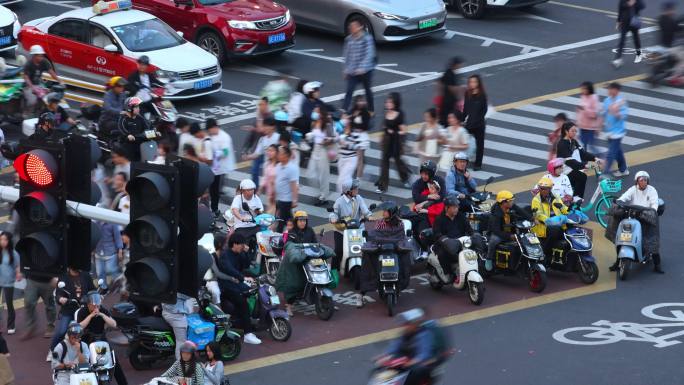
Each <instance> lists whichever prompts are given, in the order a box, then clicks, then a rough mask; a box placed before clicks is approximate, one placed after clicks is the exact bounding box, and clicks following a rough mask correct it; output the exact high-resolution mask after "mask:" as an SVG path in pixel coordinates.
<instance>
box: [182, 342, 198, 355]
mask: <svg viewBox="0 0 684 385" xmlns="http://www.w3.org/2000/svg"><path fill="white" fill-rule="evenodd" d="M180 351H181V353H195V352H196V351H197V345H195V343H194V342H192V341H185V342H183V344H182V345H181V346H180Z"/></svg>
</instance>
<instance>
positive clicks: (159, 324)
mask: <svg viewBox="0 0 684 385" xmlns="http://www.w3.org/2000/svg"><path fill="white" fill-rule="evenodd" d="M138 325H140V326H141V327H144V328H145V329H152V330H155V331H161V332H165V331H173V328H171V326H170V325H169V324H168V323H166V321H164V319H163V318H161V317H140V318H139V319H138Z"/></svg>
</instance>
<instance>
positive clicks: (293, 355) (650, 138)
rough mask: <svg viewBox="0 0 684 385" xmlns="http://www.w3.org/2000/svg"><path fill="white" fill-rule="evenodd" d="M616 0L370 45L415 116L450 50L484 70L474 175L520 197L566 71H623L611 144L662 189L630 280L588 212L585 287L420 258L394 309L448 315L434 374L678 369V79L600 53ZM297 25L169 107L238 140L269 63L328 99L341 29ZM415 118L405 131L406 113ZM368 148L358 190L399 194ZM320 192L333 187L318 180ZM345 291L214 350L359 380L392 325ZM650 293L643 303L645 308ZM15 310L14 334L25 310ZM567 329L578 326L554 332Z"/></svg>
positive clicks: (676, 372) (262, 380) (562, 101)
mask: <svg viewBox="0 0 684 385" xmlns="http://www.w3.org/2000/svg"><path fill="white" fill-rule="evenodd" d="M83 3H85V2H83ZM615 3H616V2H615V1H613V0H573V1H570V0H565V1H550V2H548V3H546V4H542V5H539V6H537V7H534V8H533V9H531V10H526V11H524V12H523V11H493V12H490V13H488V15H487V17H486V18H485V19H483V20H476V21H473V20H465V19H462V18H461V17H460V16H459V15H458V14H456V13H455V12H453V11H452V12H450V15H449V20H448V22H447V28H448V32H447V33H446V34H445V35H444V36H441V37H431V38H427V39H421V40H417V41H412V42H407V43H401V44H390V45H381V46H379V48H378V58H379V63H380V66H379V68H378V70H377V71H376V74H375V80H374V84H375V87H374V91H375V93H376V97H375V103H376V105H378V106H380V105H381V103H382V100H383V98H384V97H385V96H386V95H387V93H389V92H392V91H398V92H400V93H401V94H402V96H403V98H404V103H403V104H404V108H405V112H406V115H407V119H408V122H409V123H412V124H416V123H419V122H420V120H421V116H422V112H423V111H424V110H425V109H426V108H427V107H429V106H430V104H431V100H432V98H433V96H434V81H435V79H437V77H438V76H439V73H440V72H441V71H443V70H444V66H445V64H446V63H447V62H448V60H449V58H450V57H452V56H455V55H458V56H461V57H463V58H465V59H466V64H465V68H464V69H463V75H464V76H466V75H467V74H470V73H479V74H481V75H482V76H483V79H484V84H485V86H486V89H487V93H488V97H489V102H490V104H491V105H492V106H493V107H495V108H492V115H491V116H490V119H489V121H488V128H487V143H486V146H485V147H486V151H485V154H486V157H485V162H484V168H483V170H482V171H481V172H479V173H477V174H476V177H477V178H478V181H479V182H481V181H482V180H483V179H486V178H487V177H488V176H490V175H491V176H495V178H496V181H497V182H496V183H495V184H494V185H492V186H490V188H489V189H490V190H492V191H497V190H499V189H502V188H507V189H511V190H513V191H514V192H515V193H517V197H518V199H519V201H521V202H524V201H526V200H529V199H530V195H529V193H527V191H528V189H529V188H530V187H531V186H532V185H533V184H534V182H536V180H537V179H538V177H539V175H540V174H541V172H542V171H543V169H544V168H545V167H544V165H545V159H546V151H547V149H548V145H547V142H546V134H548V132H549V131H550V130H551V129H552V127H553V124H552V122H551V118H552V116H553V115H555V114H556V113H558V112H562V111H565V112H572V111H574V105H575V103H576V97H577V94H578V90H577V89H576V87H577V86H578V84H579V83H580V82H582V81H584V80H591V81H595V82H608V81H613V80H618V81H620V82H622V83H623V85H624V88H623V92H624V93H625V97H626V99H627V100H628V102H629V104H630V108H631V116H630V118H629V124H628V129H629V132H628V136H629V138H627V139H625V141H624V149H625V151H627V152H628V154H627V156H628V162H629V164H630V168H631V171H632V175H633V174H634V173H635V172H636V171H637V170H639V169H645V170H647V171H648V172H649V173H651V175H652V178H653V183H654V185H655V186H656V188H658V191H659V193H660V194H661V196H662V197H664V198H665V200H666V202H668V208H667V211H666V214H665V216H664V217H663V218H661V228H662V237H661V239H662V246H661V247H662V250H663V253H662V254H663V258H664V268H665V269H666V271H667V273H666V274H665V275H664V276H660V275H655V274H652V273H651V272H650V271H649V267H643V268H641V269H639V271H638V272H635V273H634V274H632V275H631V276H630V278H629V280H628V281H626V282H616V280H615V276H614V275H613V274H611V273H609V272H608V270H607V265H608V264H609V263H610V262H611V261H612V258H614V251H613V249H612V247H611V245H610V244H609V243H608V242H607V241H605V240H604V239H603V238H602V237H601V232H600V231H599V229H598V228H597V227H596V225H595V224H592V225H591V226H592V229H594V230H595V231H594V242H595V254H596V257H597V258H598V260H599V261H600V278H599V282H597V283H595V284H594V285H589V286H585V285H583V284H581V283H580V282H579V280H578V279H577V277H575V276H574V275H568V274H560V273H552V274H551V275H550V279H549V286H548V288H547V290H546V291H545V292H544V293H542V294H534V293H531V292H529V291H528V290H527V287H526V285H525V283H524V282H523V281H521V280H517V279H515V278H513V277H510V278H502V277H494V278H492V279H488V280H487V281H486V287H487V291H486V295H485V301H484V304H483V305H482V306H480V307H475V306H473V305H471V304H470V303H469V301H468V299H467V297H466V295H465V293H462V292H457V291H456V290H454V289H451V288H448V289H447V290H443V291H442V292H440V293H435V292H433V291H432V290H430V289H429V288H428V287H426V286H425V281H424V276H422V275H421V274H423V271H422V270H421V269H420V268H418V269H417V270H416V271H415V276H414V278H413V280H412V282H411V286H410V288H409V292H407V293H404V294H405V295H402V297H401V298H400V300H399V309H400V310H402V309H409V308H411V307H412V306H418V305H420V306H424V307H426V308H427V310H428V312H429V314H430V315H431V316H432V317H434V318H439V319H440V322H441V323H442V324H443V325H445V326H446V327H447V330H448V332H449V335H450V336H451V339H452V343H453V345H454V347H455V348H456V349H457V350H456V353H455V355H454V357H453V358H452V359H451V360H450V361H449V362H448V364H447V365H446V366H445V368H446V373H445V375H444V380H443V381H442V383H445V384H453V383H471V382H476V383H483V384H495V383H502V382H506V383H510V384H512V385H517V384H521V385H522V384H529V383H531V382H533V381H534V382H542V381H543V382H549V383H555V384H560V385H565V384H568V385H575V384H581V383H584V384H617V383H619V384H623V385H625V384H634V385H637V384H639V385H642V384H659V385H660V384H665V385H670V384H672V385H674V384H680V383H681V382H682V381H681V378H683V377H682V376H683V375H684V369H682V366H681V364H680V361H681V351H680V349H681V346H682V345H681V342H682V341H684V340H682V341H679V338H680V336H681V335H684V332H683V331H682V330H681V329H682V325H684V313H683V311H684V301H680V298H679V297H681V292H682V284H681V282H682V278H683V276H684V267H682V266H681V264H678V263H677V260H676V255H677V253H676V250H681V249H682V247H683V246H684V244H683V242H684V241H683V240H682V237H681V231H680V230H679V228H678V227H676V226H677V225H676V221H677V220H678V218H680V217H681V216H682V215H683V214H684V212H683V209H682V208H681V205H679V204H678V203H679V202H681V199H680V198H679V195H680V192H679V190H680V189H681V180H683V178H684V171H683V170H682V167H681V165H682V164H683V163H682V160H683V158H682V154H684V143H683V142H682V139H684V138H682V135H683V134H684V128H683V127H682V125H681V122H682V118H683V117H684V108H682V107H684V90H682V89H679V88H672V87H659V88H656V89H651V88H649V87H648V86H647V85H646V84H645V83H643V79H644V75H643V74H644V73H645V72H646V71H647V70H648V67H647V66H646V65H645V64H639V65H635V64H632V63H631V60H632V58H633V51H631V52H632V53H631V54H630V52H629V51H628V52H627V53H626V54H625V61H626V64H625V66H624V67H622V68H621V69H619V70H615V69H613V68H612V66H610V60H611V59H612V55H613V53H612V51H611V50H612V49H613V48H614V47H615V45H616V35H615V33H616V31H615V30H614V17H615V11H616V8H617V7H616V4H615ZM657 3H659V2H655V1H654V2H651V3H649V4H648V7H647V9H646V10H645V11H644V16H645V19H644V21H645V26H644V29H642V42H643V45H644V46H645V47H648V46H652V45H654V44H655V42H656V40H655V39H656V37H657V31H655V30H654V28H652V25H653V19H654V18H655V17H657V14H658V10H659V5H658V4H657ZM78 5H79V2H77V1H47V0H25V1H24V2H23V3H19V4H16V5H11V6H10V8H12V9H14V10H15V12H17V13H18V15H19V19H20V21H22V22H25V21H28V20H32V19H35V18H37V17H42V16H48V15H55V14H58V13H60V12H64V11H66V10H68V9H70V8H73V7H77V6H78ZM297 33H298V42H297V43H298V44H297V47H295V49H294V50H290V51H288V52H286V53H285V54H283V55H282V56H279V57H278V58H270V59H263V58H261V59H254V60H245V61H240V62H232V63H229V64H228V65H227V66H226V67H224V72H223V73H224V79H223V84H224V89H223V90H222V91H221V92H220V93H217V94H214V95H212V96H209V97H206V98H201V99H196V100H192V101H187V102H182V103H181V102H179V103H177V107H178V108H179V110H180V111H181V113H182V114H183V115H184V116H186V117H189V118H190V119H195V120H197V121H200V120H204V119H206V118H209V117H215V118H217V119H219V122H220V123H221V125H222V127H223V128H224V129H225V130H226V131H227V132H228V133H229V134H230V135H231V136H232V137H233V140H234V142H235V143H238V144H239V143H242V140H243V139H244V132H243V131H242V130H240V129H239V127H240V126H241V125H243V124H247V123H249V122H250V120H251V119H253V115H252V112H253V111H254V100H255V99H256V96H257V95H258V94H259V92H260V89H261V88H262V87H263V85H264V84H265V83H266V82H267V81H268V80H271V79H273V78H274V77H275V76H280V74H286V75H288V76H290V78H291V79H292V83H294V82H295V81H296V80H297V79H299V78H302V77H305V78H307V79H309V80H320V81H323V82H324V83H325V85H324V88H323V96H324V97H325V100H326V101H328V102H332V103H337V104H338V105H339V103H340V100H341V99H342V97H343V94H342V93H343V90H344V83H343V81H342V78H341V64H340V62H339V56H341V50H342V46H341V39H340V38H338V37H335V36H328V35H325V34H322V33H319V32H313V31H308V30H305V29H302V28H300V29H298V32H297ZM630 44H631V40H630V41H629V42H628V45H627V46H628V47H631V45H630ZM600 92H603V91H600ZM494 110H496V111H495V112H494ZM375 125H376V129H377V126H378V125H379V120H377V119H376V122H375ZM412 127H413V129H414V130H415V128H416V126H415V125H414V126H412ZM17 134H18V133H17V132H5V136H6V137H7V138H8V139H13V138H17ZM376 138H377V136H376ZM601 145H602V146H605V144H604V143H601ZM377 150H378V146H377V142H374V143H373V145H372V150H371V151H369V152H368V153H367V159H368V164H369V166H370V167H368V168H367V170H366V175H365V176H364V177H365V178H364V181H363V183H362V191H361V194H362V195H363V196H364V197H365V198H367V199H368V200H370V201H379V200H380V199H381V198H382V199H389V198H391V199H396V200H397V201H399V202H400V203H405V202H407V201H408V198H409V196H410V195H409V192H408V191H407V190H405V189H403V188H400V184H399V182H398V180H397V176H396V174H393V175H392V176H391V179H392V182H391V188H390V190H389V191H388V193H387V194H385V196H384V197H381V196H380V195H378V194H375V193H374V192H373V187H372V182H373V181H374V178H375V177H377V172H378V170H377V168H378V166H379V153H378V151H377ZM407 160H408V162H409V164H411V166H412V167H413V168H414V169H416V168H417V160H416V158H415V157H413V156H412V155H410V154H409V155H408V156H407ZM302 171H303V170H302ZM416 171H417V169H416ZM248 173H249V171H248V167H247V165H246V164H241V165H240V167H239V169H238V170H237V171H236V172H234V173H231V174H230V176H229V178H228V182H227V187H229V188H234V187H235V186H236V185H237V183H238V181H239V180H240V179H242V178H243V177H244V176H245V175H248ZM302 175H305V174H302ZM631 178H632V177H631V176H630V177H627V178H626V179H625V182H624V183H625V186H628V185H630V184H631V180H632V179H631ZM11 179H12V174H11V173H6V174H3V175H0V183H2V184H10V183H11ZM335 180H336V175H333V176H331V182H332V184H331V191H334V188H335V185H334V182H335ZM301 185H302V188H301V194H302V198H301V199H300V202H301V205H302V208H304V209H306V210H307V211H309V213H310V215H311V216H312V217H313V218H314V219H313V222H314V224H316V225H321V224H323V223H325V222H326V218H327V214H326V213H325V211H324V209H322V208H318V207H314V206H312V203H313V201H314V199H315V198H316V196H315V191H314V189H313V185H312V184H311V183H310V181H309V180H308V179H306V178H302V180H301ZM594 188H595V183H594V179H593V178H590V183H589V185H588V186H587V191H588V193H589V192H591V191H593V190H594ZM588 193H587V194H588ZM231 194H232V192H231ZM330 198H331V199H332V198H334V196H332V194H331V197H330ZM6 215H7V208H2V207H0V222H4V221H5V220H6V219H7V217H6ZM5 225H6V223H3V224H0V227H2V226H5ZM350 292H351V289H350V288H349V286H348V285H347V284H346V283H344V282H343V283H342V285H341V286H340V287H339V288H337V289H336V290H335V293H336V298H335V299H336V302H337V304H338V306H339V308H340V310H339V312H337V313H336V314H335V315H334V317H333V319H332V320H331V321H329V322H324V321H320V320H318V319H317V318H316V317H315V315H311V314H310V308H308V307H306V306H303V305H302V306H299V307H298V312H297V313H296V315H295V317H294V319H293V328H294V333H293V336H292V339H291V340H290V341H288V342H286V343H276V342H274V341H270V340H269V338H268V337H267V336H266V335H263V336H262V337H263V340H264V343H263V344H262V345H260V346H249V345H246V346H244V347H243V352H242V354H241V356H240V357H239V358H238V360H236V361H235V362H232V363H227V366H226V372H227V373H229V374H230V378H231V383H234V384H249V385H252V384H254V385H275V384H281V383H283V382H284V381H287V382H291V383H296V384H302V385H308V384H321V383H329V384H331V385H336V384H343V383H344V384H362V383H366V382H367V380H368V372H369V370H370V369H371V361H370V358H371V357H373V356H374V355H376V354H378V353H380V352H381V351H382V350H383V349H384V348H385V346H386V343H387V341H388V340H389V339H391V338H393V336H394V335H395V333H396V329H395V328H396V324H395V323H394V321H393V320H392V319H390V318H389V317H387V316H386V313H385V310H384V307H382V305H381V304H380V303H371V304H369V305H368V306H366V308H364V309H355V308H354V307H353V306H351V305H350V301H349V298H350V297H351V295H350V294H349V293H350ZM680 302H681V303H680ZM18 304H21V301H19V302H18ZM659 304H672V305H668V306H661V305H659ZM650 305H655V307H652V308H648V306H650ZM644 308H645V309H644ZM671 310H672V311H671ZM40 311H42V310H41V309H39V313H38V314H41V313H40ZM18 316H19V319H18V321H19V322H18V325H19V328H18V329H19V330H18V332H19V333H21V325H22V322H23V318H22V317H23V311H22V310H20V311H19V315H18ZM654 317H655V318H656V319H653V318H654ZM599 321H605V322H599ZM611 322H623V323H621V324H615V323H611ZM569 328H579V329H571V330H565V329H569ZM7 339H8V343H9V345H10V350H11V351H12V356H11V358H10V362H11V364H12V366H13V367H14V369H15V374H16V375H17V384H28V385H33V384H46V383H50V379H49V368H48V365H47V364H46V363H45V362H44V356H45V353H46V352H45V350H46V349H45V348H46V345H47V340H44V339H42V338H38V339H33V340H30V341H28V342H19V341H18V337H17V336H8V337H7ZM117 349H118V350H117V352H118V353H119V360H120V362H121V363H122V364H123V365H124V369H125V370H126V373H127V375H128V376H129V378H130V379H131V380H132V381H130V383H132V384H139V383H142V382H143V381H144V380H146V379H149V378H152V377H153V376H154V375H155V373H159V370H154V371H145V372H136V371H134V370H132V369H131V368H130V366H129V365H128V362H127V359H126V357H125V349H124V348H122V347H119V348H117Z"/></svg>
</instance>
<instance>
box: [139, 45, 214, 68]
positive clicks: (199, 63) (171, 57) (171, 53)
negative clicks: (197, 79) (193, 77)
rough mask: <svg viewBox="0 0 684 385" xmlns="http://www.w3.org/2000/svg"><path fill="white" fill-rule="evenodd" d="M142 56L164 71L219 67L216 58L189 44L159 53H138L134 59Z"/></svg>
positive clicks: (162, 50) (161, 50)
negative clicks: (145, 56)
mask: <svg viewBox="0 0 684 385" xmlns="http://www.w3.org/2000/svg"><path fill="white" fill-rule="evenodd" d="M142 55H147V56H148V57H149V58H150V63H152V64H153V65H154V66H155V67H158V68H159V69H162V70H164V71H174V72H182V71H192V70H198V69H201V68H207V67H211V66H217V65H218V60H217V59H216V56H214V55H212V54H210V53H209V52H207V51H205V50H203V49H202V48H200V47H198V46H196V45H194V44H192V43H189V42H186V43H185V44H181V45H178V46H175V47H171V48H164V49H160V50H157V51H150V52H136V53H135V55H134V57H136V58H137V57H140V56H142Z"/></svg>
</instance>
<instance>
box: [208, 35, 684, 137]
mask: <svg viewBox="0 0 684 385" xmlns="http://www.w3.org/2000/svg"><path fill="white" fill-rule="evenodd" d="M657 30H658V28H657V27H655V26H652V27H647V28H642V29H641V30H639V33H640V34H642V35H643V34H646V33H651V32H654V31H657ZM619 37H620V35H618V34H612V35H606V36H601V37H597V38H593V39H588V40H582V41H578V42H574V43H569V44H563V45H559V46H556V47H550V48H544V49H540V50H538V51H534V52H530V53H526V54H520V55H514V56H509V57H505V58H501V59H495V60H490V61H486V62H482V63H478V64H473V65H469V66H465V67H463V68H461V70H460V71H459V73H461V74H466V73H469V72H474V71H479V70H481V69H484V68H491V67H496V66H499V65H502V64H510V63H516V62H520V61H523V60H528V59H534V58H539V57H543V56H549V55H553V54H555V53H559V52H565V51H571V50H576V49H578V48H583V47H588V46H592V45H596V44H601V43H605V42H609V41H613V40H615V39H617V38H619ZM440 76H442V74H441V73H432V74H427V75H424V76H418V77H415V78H411V79H405V80H400V81H397V82H392V83H387V84H382V85H377V86H374V87H373V92H380V91H387V90H393V89H396V88H401V87H407V86H412V85H415V84H420V83H427V82H431V81H434V80H436V79H438V78H439V77H440ZM630 84H631V83H630ZM682 93H684V90H682ZM344 95H345V94H344V93H339V94H337V95H331V96H326V97H324V98H322V99H323V101H324V102H326V103H331V102H335V101H339V100H342V99H344ZM255 116H256V115H255V114H254V113H249V114H244V115H241V116H233V117H230V118H226V119H221V120H219V121H218V122H219V124H221V125H223V124H228V123H232V122H237V121H241V120H246V119H251V118H254V117H255Z"/></svg>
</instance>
